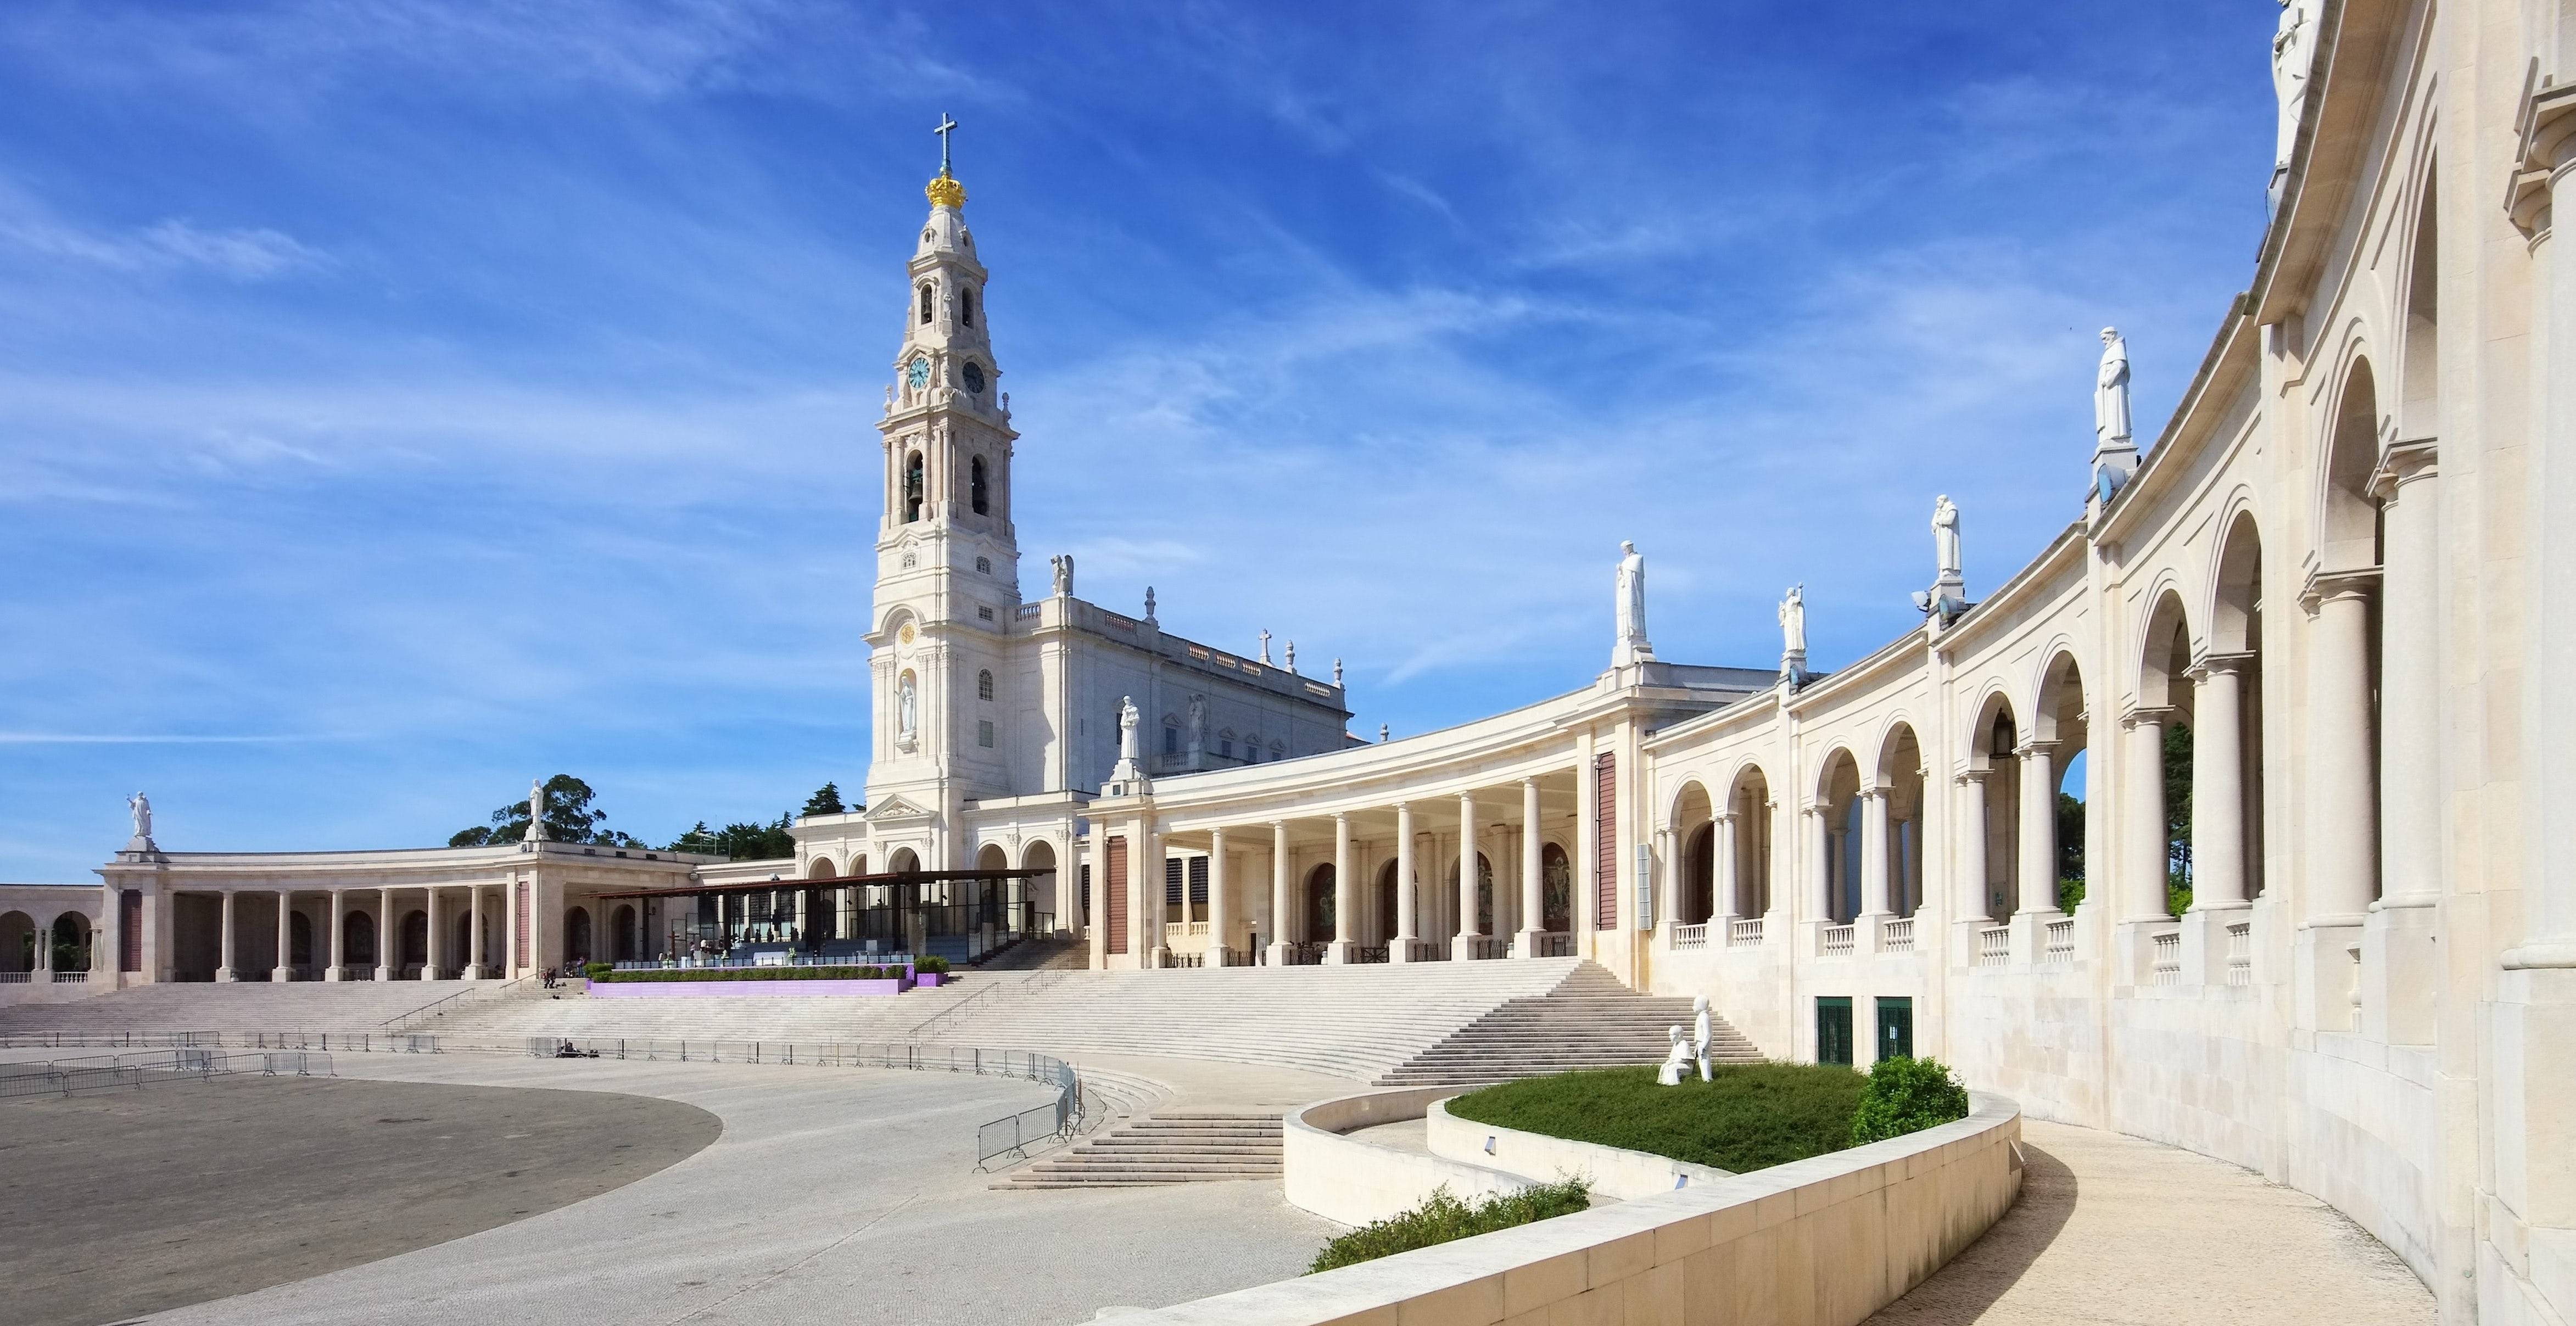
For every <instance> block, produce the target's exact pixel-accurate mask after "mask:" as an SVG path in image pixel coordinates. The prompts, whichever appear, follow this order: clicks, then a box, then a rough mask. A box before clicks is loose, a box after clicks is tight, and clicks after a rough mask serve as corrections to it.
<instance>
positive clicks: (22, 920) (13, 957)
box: [0, 912, 36, 972]
mask: <svg viewBox="0 0 2576 1326" xmlns="http://www.w3.org/2000/svg"><path fill="white" fill-rule="evenodd" d="M35 969H36V918H34V917H32V916H29V915H27V914H26V913H25V912H0V971H6V972H19V971H34V970H35Z"/></svg>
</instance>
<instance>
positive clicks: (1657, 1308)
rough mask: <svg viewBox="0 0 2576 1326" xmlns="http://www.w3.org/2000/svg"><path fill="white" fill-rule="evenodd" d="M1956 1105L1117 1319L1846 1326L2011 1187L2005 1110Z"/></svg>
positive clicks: (1312, 1325)
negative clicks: (1566, 1211)
mask: <svg viewBox="0 0 2576 1326" xmlns="http://www.w3.org/2000/svg"><path fill="white" fill-rule="evenodd" d="M1971 1099H1972V1101H1973V1102H1974V1104H1975V1107H1976V1113H1974V1114H1971V1115H1970V1116H1968V1117H1967V1118H1965V1119H1962V1120H1960V1121H1959V1122H1957V1123H1952V1124H1944V1125H1942V1126H1941V1127H1939V1128H1930V1129H1926V1130H1924V1131H1922V1132H1919V1133H1915V1134H1913V1135H1912V1136H1909V1137H1900V1138H1897V1139H1895V1140H1893V1141H1887V1142H1876V1143H1872V1144H1871V1145H1869V1146H1863V1147H1854V1148H1852V1149H1851V1150H1849V1151H1841V1152H1836V1153H1835V1154H1833V1155H1830V1156H1818V1157H1816V1158H1815V1159H1813V1160H1801V1161H1798V1162H1796V1163H1795V1164H1789V1165H1777V1166H1774V1167H1772V1168H1770V1169H1766V1170H1760V1171H1757V1172H1755V1173H1752V1174H1737V1175H1732V1176H1730V1177H1727V1178H1724V1179H1720V1180H1717V1181H1716V1182H1713V1183H1711V1184H1709V1185H1708V1186H1706V1187H1701V1186H1699V1185H1698V1184H1696V1183H1694V1184H1693V1185H1692V1186H1690V1187H1688V1188H1685V1189H1683V1190H1681V1191H1679V1192H1668V1193H1661V1194H1658V1195H1656V1196H1653V1197H1644V1198H1639V1199H1638V1200H1636V1201H1633V1202H1621V1203H1619V1204H1618V1205H1615V1206H1606V1207H1601V1208H1598V1209H1595V1210H1591V1211H1585V1212H1582V1213H1580V1214H1576V1215H1570V1216H1559V1217H1557V1218H1556V1219H1554V1220H1542V1221H1539V1222H1538V1223H1537V1224H1534V1225H1523V1226H1521V1227H1519V1228H1517V1229H1506V1230H1501V1231H1499V1232H1496V1233H1492V1234H1485V1235H1481V1236H1479V1237H1476V1238H1471V1239H1461V1240H1459V1241H1457V1242H1455V1243H1444V1244H1442V1245H1440V1246H1438V1247H1433V1248H1424V1249H1421V1250H1420V1251H1417V1252H1407V1253H1401V1254H1399V1255H1397V1256H1393V1257H1386V1258H1381V1259H1379V1260H1377V1261H1373V1262H1367V1263H1363V1264H1362V1265H1358V1266H1347V1267H1344V1268H1342V1269H1341V1270H1338V1271H1326V1272H1324V1273H1323V1274H1321V1275H1310V1276H1305V1277H1302V1278H1299V1279H1295V1280H1283V1281H1280V1282H1279V1283H1277V1284H1270V1285H1263V1286H1260V1287H1259V1288H1256V1289H1245V1290H1240V1291H1237V1292H1235V1293H1231V1294H1220V1295H1218V1296H1216V1297H1214V1298H1204V1299H1200V1300H1199V1301H1197V1302H1195V1303H1183V1304H1181V1305H1179V1306H1177V1307H1170V1308H1165V1309H1163V1310H1162V1311H1160V1312H1149V1313H1143V1314H1140V1315H1138V1316H1136V1317H1133V1318H1130V1320H1134V1321H1139V1322H1148V1321H1159V1322H1172V1323H1195V1324H1197V1326H1220V1324H1221V1326H1329V1324H1330V1323H1339V1322H1361V1321H1366V1322H1372V1323H1375V1322H1384V1323H1388V1324H1389V1326H1397V1324H1399V1323H1404V1322H1434V1321H1436V1322H1440V1323H1444V1326H1445V1324H1447V1323H1459V1324H1461V1326H1485V1324H1487V1323H1500V1322H1505V1321H1514V1322H1517V1321H1523V1320H1534V1321H1614V1322H1616V1321H1631V1322H1633V1321H1653V1322H1699V1321H1736V1322H1796V1323H1800V1324H1801V1326H1853V1324H1854V1323H1857V1322H1860V1321H1862V1320H1864V1319H1866V1318H1867V1317H1868V1316H1869V1315H1870V1314H1871V1313H1873V1312H1876V1311H1877V1310H1879V1309H1880V1308H1882V1307H1885V1306H1887V1305H1888V1304H1889V1303H1891V1302H1893V1301H1895V1299H1896V1298H1897V1297H1898V1296H1899V1295H1901V1294H1903V1293H1904V1292H1905V1291H1906V1290H1908V1289H1911V1288H1913V1287H1914V1286H1916V1285H1918V1284H1921V1283H1922V1282H1923V1280H1924V1279H1925V1278H1926V1277H1928V1276H1930V1275H1931V1274H1932V1272H1934V1271H1936V1270H1938V1269H1940V1267H1941V1266H1942V1264H1943V1263H1945V1262H1947V1261H1949V1260H1950V1258H1952V1257H1954V1256H1956V1255H1958V1253H1959V1252H1960V1251H1961V1250H1962V1249H1964V1248H1966V1247H1967V1246H1968V1245H1969V1244H1970V1243H1973V1242H1975V1241H1976V1240H1977V1237H1978V1236H1979V1235H1981V1234H1983V1233H1985V1232H1986V1229H1987V1227H1988V1226H1990V1225H1992V1224H1994V1222H1995V1221H1996V1219H1997V1218H1999V1217H2001V1216H2002V1215H2003V1213H2004V1211H2005V1210H2006V1209H2007V1208H2008V1207H2010V1206H2011V1205H2012V1201H2013V1198H2014V1196H2015V1195H2016V1194H2018V1193H2019V1192H2020V1191H2021V1177H2022V1167H2021V1153H2020V1149H2019V1142H2020V1139H2021V1111H2020V1109H2019V1108H2018V1107H2016V1106H2015V1105H2014V1104H2013V1103H2012V1102H2011V1101H2009V1100H2006V1099H2004V1098H2003V1097H2000V1096H1992V1095H1988V1094H1986V1093H1984V1092H1976V1093H1972V1096H1971ZM1334 1103H1340V1102H1334ZM1425 1103H1426V1104H1427V1103H1428V1102H1425ZM1292 1136H1293V1125H1292ZM1372 1150H1375V1151H1381V1152H1382V1151H1384V1150H1385V1148H1372ZM1443 1163H1455V1162H1443Z"/></svg>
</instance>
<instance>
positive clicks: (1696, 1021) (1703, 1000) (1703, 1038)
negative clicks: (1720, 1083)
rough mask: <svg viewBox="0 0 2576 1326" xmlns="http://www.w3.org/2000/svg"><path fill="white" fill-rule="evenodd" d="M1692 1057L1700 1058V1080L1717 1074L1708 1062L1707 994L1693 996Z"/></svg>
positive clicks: (1703, 1080)
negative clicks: (1711, 1070)
mask: <svg viewBox="0 0 2576 1326" xmlns="http://www.w3.org/2000/svg"><path fill="white" fill-rule="evenodd" d="M1691 1057H1692V1058H1694V1059H1697V1060H1699V1080H1700V1081H1702V1082H1706V1081H1708V1080H1709V1079H1710V1078H1711V1077H1713V1076H1715V1075H1714V1074H1713V1073H1711V1072H1710V1071H1709V1062H1708V996H1707V995H1693V996H1692V997H1691Z"/></svg>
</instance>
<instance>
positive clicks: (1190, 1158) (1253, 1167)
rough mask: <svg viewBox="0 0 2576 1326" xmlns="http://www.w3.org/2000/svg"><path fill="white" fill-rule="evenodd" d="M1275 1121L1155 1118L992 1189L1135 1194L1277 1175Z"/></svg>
mask: <svg viewBox="0 0 2576 1326" xmlns="http://www.w3.org/2000/svg"><path fill="white" fill-rule="evenodd" d="M1279 1134H1280V1123H1279V1116H1278V1115H1277V1114H1254V1113H1243V1112H1237V1111H1226V1110H1184V1109H1171V1110H1157V1111H1155V1112H1153V1113H1151V1114H1147V1115H1145V1116H1143V1117H1141V1118H1132V1119H1129V1120H1127V1121H1126V1122H1124V1123H1121V1124H1118V1125H1115V1126H1113V1127H1111V1128H1109V1129H1107V1130H1106V1131H1103V1132H1100V1133H1097V1134H1094V1135H1093V1136H1091V1137H1087V1138H1084V1139H1083V1140H1082V1141H1080V1142H1076V1143H1075V1144H1073V1146H1071V1147H1069V1148H1067V1149H1066V1150H1063V1151H1059V1152H1057V1153H1055V1154H1054V1155H1051V1156H1046V1157H1044V1158H1042V1159H1040V1160H1038V1161H1037V1162H1035V1163H1034V1164H1030V1165H1028V1166H1025V1167H1023V1168H1021V1169H1017V1170H1014V1171H1012V1172H1011V1173H1010V1174H1009V1175H1008V1176H1007V1177H1005V1178H1002V1179H1000V1180H998V1181H996V1182H995V1183H994V1184H993V1186H994V1187H996V1188H1007V1189H1015V1190H1016V1189H1029V1188H1139V1187H1151V1186H1156V1185H1161V1184H1171V1183H1213V1182H1220V1181H1223V1180H1227V1179H1276V1178H1278V1177H1279V1174H1280V1159H1279V1155H1280V1153H1279Z"/></svg>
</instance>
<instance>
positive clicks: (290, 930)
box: [286, 912, 313, 967]
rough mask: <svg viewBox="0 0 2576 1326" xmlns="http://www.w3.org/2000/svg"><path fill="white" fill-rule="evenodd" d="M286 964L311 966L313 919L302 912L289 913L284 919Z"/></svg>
mask: <svg viewBox="0 0 2576 1326" xmlns="http://www.w3.org/2000/svg"><path fill="white" fill-rule="evenodd" d="M286 964H287V965H288V966H290V967H311V966H312V965H313V918H311V917H309V916H306V915H305V914H304V913H302V912H290V913H288V914H287V917H286Z"/></svg>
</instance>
